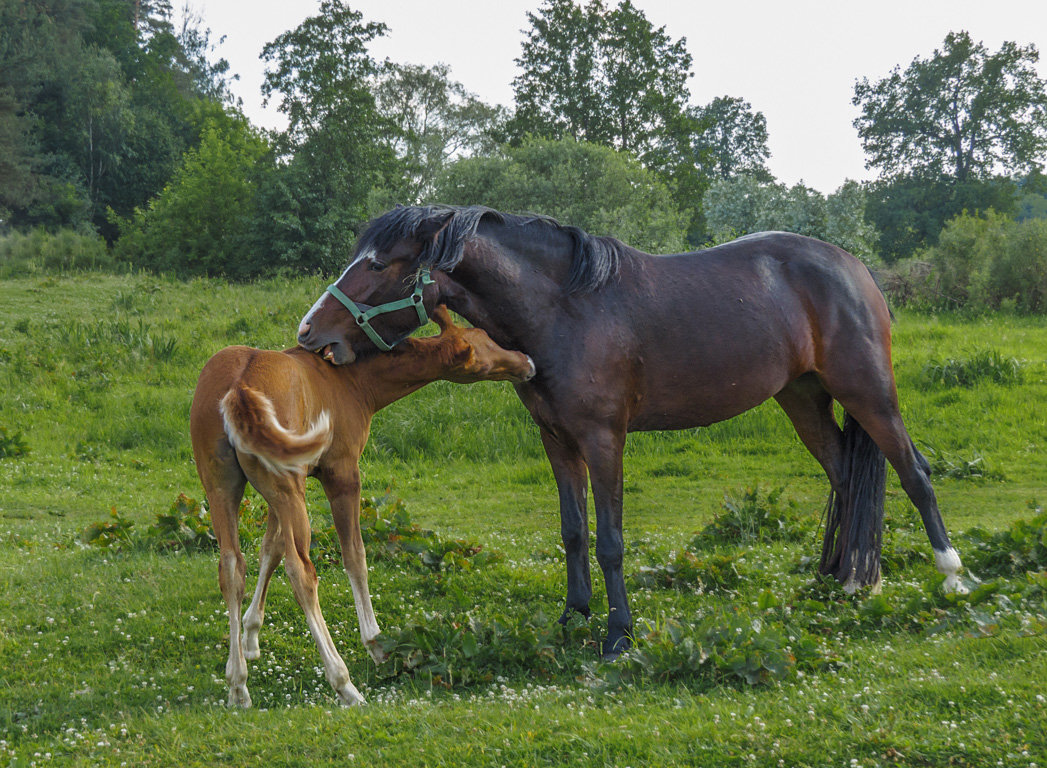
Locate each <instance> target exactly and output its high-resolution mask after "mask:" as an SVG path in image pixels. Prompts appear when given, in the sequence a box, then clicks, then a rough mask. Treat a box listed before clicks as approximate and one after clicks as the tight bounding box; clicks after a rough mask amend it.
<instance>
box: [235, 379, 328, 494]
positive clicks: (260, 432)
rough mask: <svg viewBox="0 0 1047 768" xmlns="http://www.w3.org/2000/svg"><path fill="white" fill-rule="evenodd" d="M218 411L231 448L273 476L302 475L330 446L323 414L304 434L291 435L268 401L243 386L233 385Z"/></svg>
mask: <svg viewBox="0 0 1047 768" xmlns="http://www.w3.org/2000/svg"><path fill="white" fill-rule="evenodd" d="M218 409H219V410H220V411H221V413H222V423H223V424H224V425H225V433H226V435H228V436H229V442H230V443H232V444H233V447H234V448H236V450H238V451H240V452H242V453H249V454H251V455H252V456H254V457H255V458H257V459H258V461H260V462H261V463H262V466H264V467H265V468H266V469H268V470H269V471H270V472H273V473H276V474H285V473H292V472H302V473H304V472H305V471H306V469H307V468H308V467H309V465H311V464H315V463H316V461H317V460H318V459H319V458H320V456H321V455H322V454H323V452H324V451H326V450H327V447H328V446H329V445H330V444H331V436H332V435H331V419H330V417H329V416H328V415H327V411H323V412H322V413H321V414H320V417H319V418H318V419H317V420H316V421H315V422H313V425H312V426H311V427H309V429H307V430H306V431H305V432H301V433H296V432H291V431H290V430H288V429H286V428H285V427H284V426H283V425H282V424H280V422H279V420H278V419H277V418H276V410H275V409H274V408H273V402H272V400H270V399H269V398H268V397H266V396H265V395H263V394H262V393H261V392H259V391H258V390H257V389H252V388H251V387H248V386H247V385H245V384H236V385H234V386H233V388H232V389H230V390H229V391H228V392H227V393H226V395H225V397H223V398H222V400H221V402H220V403H219V404H218Z"/></svg>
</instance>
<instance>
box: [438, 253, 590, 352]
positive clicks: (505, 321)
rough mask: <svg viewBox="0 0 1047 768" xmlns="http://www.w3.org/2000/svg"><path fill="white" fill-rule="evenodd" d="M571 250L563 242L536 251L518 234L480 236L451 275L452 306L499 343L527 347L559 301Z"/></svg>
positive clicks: (448, 293)
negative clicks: (554, 304)
mask: <svg viewBox="0 0 1047 768" xmlns="http://www.w3.org/2000/svg"><path fill="white" fill-rule="evenodd" d="M563 240H565V241H569V238H567V237H566V236H564V237H563ZM569 247H570V243H569V242H563V243H561V242H558V241H557V242H553V243H551V244H549V245H548V247H545V248H541V247H536V246H535V245H533V243H528V241H527V240H526V239H524V238H521V237H519V236H518V235H517V236H516V237H513V238H510V237H506V236H502V237H498V236H497V233H495V234H494V235H486V236H481V237H477V238H475V239H474V240H473V241H471V242H470V243H467V244H466V246H465V254H464V258H463V259H462V262H461V263H460V264H459V265H458V266H457V267H456V268H455V270H454V272H453V273H452V274H451V275H450V278H451V280H450V283H449V286H448V291H447V296H446V298H447V302H448V305H449V306H450V307H451V308H452V309H453V310H454V311H455V312H457V313H458V314H460V315H461V316H462V317H464V318H465V319H466V320H468V321H469V322H470V323H472V324H473V325H475V326H476V327H478V328H482V329H483V330H485V331H487V333H488V335H489V336H490V337H491V338H492V339H493V340H494V341H495V343H497V344H499V345H501V346H503V347H508V348H517V349H519V348H523V347H525V346H526V344H525V343H526V341H527V339H528V338H531V337H533V336H534V335H535V334H536V333H538V332H539V330H540V328H541V326H542V324H543V321H544V319H545V318H546V317H547V316H548V314H549V313H548V310H549V307H550V306H551V305H552V304H553V303H554V302H556V301H558V300H559V296H560V294H561V291H562V288H561V286H562V284H563V282H564V280H565V279H566V275H567V270H568V266H567V265H569V263H570V250H569Z"/></svg>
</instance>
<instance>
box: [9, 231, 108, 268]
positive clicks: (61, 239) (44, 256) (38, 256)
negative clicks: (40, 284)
mask: <svg viewBox="0 0 1047 768" xmlns="http://www.w3.org/2000/svg"><path fill="white" fill-rule="evenodd" d="M116 267H117V262H116V260H115V259H114V258H113V257H112V255H111V254H110V253H109V250H108V248H107V247H106V244H105V240H103V239H102V238H101V237H100V236H99V235H98V234H97V233H95V232H91V233H82V232H77V231H75V230H71V229H63V230H60V231H59V232H57V233H51V232H47V231H46V230H43V229H36V230H33V231H32V232H29V233H21V232H10V233H8V234H6V235H2V236H0V279H6V278H10V277H20V276H25V275H33V274H40V275H44V274H56V273H58V274H66V273H70V272H76V271H89V270H100V269H107V270H111V269H115V268H116Z"/></svg>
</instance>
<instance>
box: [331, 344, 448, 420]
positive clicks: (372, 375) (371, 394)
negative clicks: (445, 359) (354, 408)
mask: <svg viewBox="0 0 1047 768" xmlns="http://www.w3.org/2000/svg"><path fill="white" fill-rule="evenodd" d="M437 338H438V337H437ZM437 338H431V339H412V338H408V339H404V340H403V341H402V342H401V343H400V344H398V345H397V346H396V348H395V349H393V350H392V351H391V352H383V353H380V354H376V355H372V356H371V357H368V358H365V359H364V360H361V361H358V362H356V363H350V364H349V365H347V366H344V375H346V376H348V377H349V378H350V380H351V384H350V386H351V387H352V388H353V389H354V390H356V391H357V392H358V393H359V394H360V395H361V396H362V397H363V399H364V401H365V402H366V403H367V405H368V407H369V408H370V411H371V413H372V414H374V413H375V412H377V411H380V410H381V409H382V408H385V407H386V406H387V405H389V404H390V403H394V402H396V401H397V400H399V399H400V398H402V397H406V396H407V395H409V394H411V393H412V392H415V391H416V390H419V389H421V388H422V387H424V386H425V385H426V384H429V383H431V382H434V381H436V380H437V379H439V378H440V376H441V373H442V372H443V371H444V368H445V367H446V366H445V365H443V363H442V362H441V359H440V354H439V347H440V344H439V342H438V341H437Z"/></svg>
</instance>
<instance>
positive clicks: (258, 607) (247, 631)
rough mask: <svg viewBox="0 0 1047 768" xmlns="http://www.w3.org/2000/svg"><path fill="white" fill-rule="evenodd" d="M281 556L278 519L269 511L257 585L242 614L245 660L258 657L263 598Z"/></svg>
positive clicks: (282, 542)
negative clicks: (249, 602)
mask: <svg viewBox="0 0 1047 768" xmlns="http://www.w3.org/2000/svg"><path fill="white" fill-rule="evenodd" d="M283 556H284V539H283V536H282V535H281V533H280V518H279V517H277V516H276V513H275V512H272V511H270V512H269V518H268V520H267V521H266V525H265V535H264V536H263V537H262V545H261V548H260V552H259V555H258V584H257V585H256V586H255V590H254V597H253V598H252V599H251V604H250V605H249V606H247V610H246V611H245V612H244V642H243V646H244V657H245V658H247V659H257V658H258V657H259V655H260V650H259V648H258V632H259V630H261V628H262V622H263V621H264V620H265V596H266V593H267V592H268V591H269V581H270V580H271V579H272V578H273V573H275V572H276V568H277V566H279V565H280V560H281V559H282V558H283Z"/></svg>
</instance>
